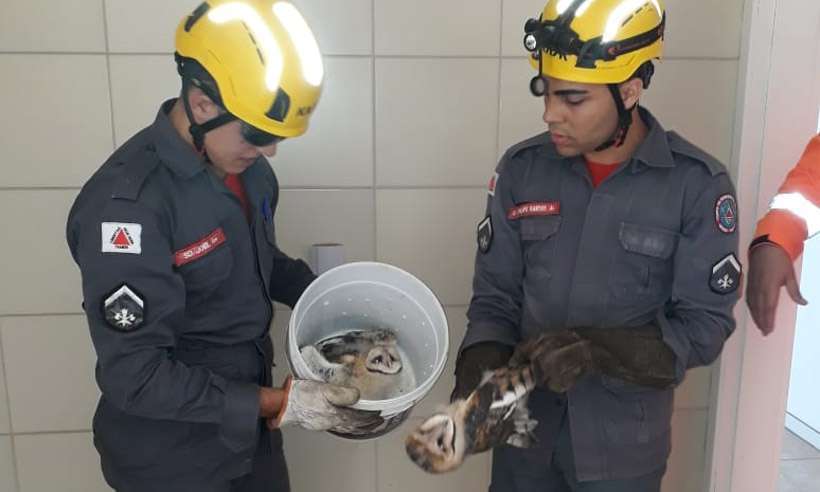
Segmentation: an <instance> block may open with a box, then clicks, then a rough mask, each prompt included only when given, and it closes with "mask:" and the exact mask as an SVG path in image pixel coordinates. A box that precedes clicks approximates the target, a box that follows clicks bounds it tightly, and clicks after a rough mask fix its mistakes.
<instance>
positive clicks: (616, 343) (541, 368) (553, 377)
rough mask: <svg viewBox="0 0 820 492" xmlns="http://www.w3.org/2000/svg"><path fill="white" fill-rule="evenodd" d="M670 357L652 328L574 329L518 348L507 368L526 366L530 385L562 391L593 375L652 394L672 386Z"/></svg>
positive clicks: (673, 356) (653, 327)
mask: <svg viewBox="0 0 820 492" xmlns="http://www.w3.org/2000/svg"><path fill="white" fill-rule="evenodd" d="M676 360H677V359H676V357H675V354H674V352H672V349H671V348H669V346H668V345H666V343H665V342H664V341H663V338H662V336H661V333H660V330H659V329H658V328H657V327H655V326H653V325H644V326H639V327H630V328H623V327H617V328H606V329H593V328H578V329H574V330H563V331H558V332H555V333H548V334H544V335H541V336H539V337H537V338H534V339H532V340H530V341H527V342H525V343H523V344H521V345H519V347H518V349H517V351H516V354H515V355H514V356H513V358H512V360H511V361H510V365H511V366H516V365H520V364H527V363H529V364H530V365H531V367H532V369H533V377H534V378H535V381H536V385H538V386H542V387H543V386H546V387H548V388H549V389H550V390H552V391H554V392H556V393H564V392H566V391H568V390H569V389H570V388H572V386H574V385H575V383H576V382H577V381H578V380H579V379H581V378H582V377H584V376H586V375H589V374H593V373H597V374H604V375H606V376H610V377H614V378H618V379H622V380H624V381H628V382H630V383H634V384H638V385H641V386H648V387H652V388H658V389H666V388H671V387H673V386H674V385H675V382H676V380H675V363H676Z"/></svg>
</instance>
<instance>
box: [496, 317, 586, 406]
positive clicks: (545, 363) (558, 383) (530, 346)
mask: <svg viewBox="0 0 820 492" xmlns="http://www.w3.org/2000/svg"><path fill="white" fill-rule="evenodd" d="M526 364H529V366H530V367H531V368H532V374H533V378H534V379H535V384H536V386H541V387H547V388H549V389H550V390H551V391H554V392H556V393H565V392H567V391H568V390H569V389H570V388H572V387H573V386H574V385H575V382H576V381H578V380H579V379H581V378H582V377H584V376H586V375H587V374H590V373H592V372H593V371H594V370H595V367H596V366H595V361H594V358H593V350H592V345H591V343H590V342H589V341H587V340H584V339H583V338H582V337H580V336H579V335H578V334H577V333H576V332H574V331H572V330H562V331H558V332H554V333H546V334H543V335H540V336H538V337H536V338H533V339H530V340H529V341H527V342H524V343H522V344H520V345H519V346H518V347H517V348H516V352H515V354H514V355H513V357H512V359H511V360H510V366H511V367H516V366H520V365H526Z"/></svg>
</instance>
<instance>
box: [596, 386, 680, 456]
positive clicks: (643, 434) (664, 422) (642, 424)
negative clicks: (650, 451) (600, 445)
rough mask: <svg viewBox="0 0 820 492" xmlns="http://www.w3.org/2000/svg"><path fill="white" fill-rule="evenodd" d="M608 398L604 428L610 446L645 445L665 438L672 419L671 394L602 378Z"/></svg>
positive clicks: (670, 391)
mask: <svg viewBox="0 0 820 492" xmlns="http://www.w3.org/2000/svg"><path fill="white" fill-rule="evenodd" d="M600 383H601V386H602V387H603V389H604V391H606V394H607V400H609V402H608V404H607V411H606V413H605V415H604V419H605V420H604V427H605V429H606V433H607V437H608V438H609V440H610V442H613V443H617V444H646V443H648V442H651V441H654V440H656V439H660V438H664V437H665V436H667V435H668V432H669V427H670V425H671V419H672V402H673V393H672V390H657V389H654V388H646V387H644V386H639V385H637V384H632V383H629V382H626V381H623V380H620V379H616V378H610V377H608V376H601V377H600Z"/></svg>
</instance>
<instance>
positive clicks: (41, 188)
mask: <svg viewBox="0 0 820 492" xmlns="http://www.w3.org/2000/svg"><path fill="white" fill-rule="evenodd" d="M80 189H81V188H80V187H79V186H0V191H80Z"/></svg>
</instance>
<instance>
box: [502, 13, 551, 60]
mask: <svg viewBox="0 0 820 492" xmlns="http://www.w3.org/2000/svg"><path fill="white" fill-rule="evenodd" d="M546 3H547V2H546V0H504V18H503V20H504V28H503V30H502V32H501V36H502V39H501V46H502V53H503V55H504V56H521V55H524V54H526V50H525V49H524V23H525V22H527V19H529V18H531V17H535V18H537V17H538V16H539V15H541V12H543V10H544V5H545V4H546Z"/></svg>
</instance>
